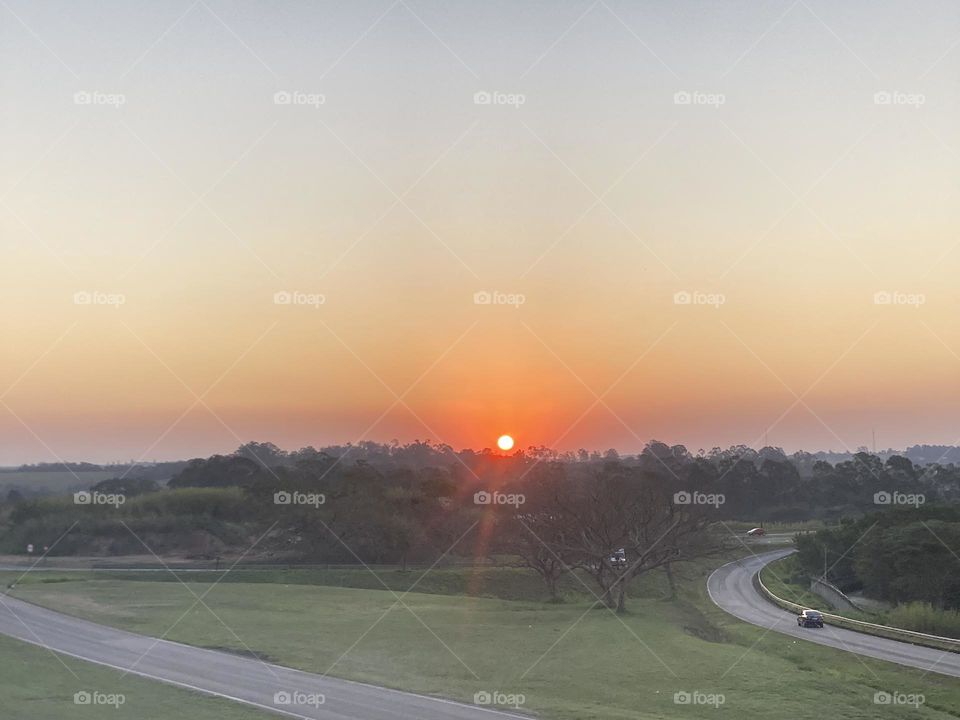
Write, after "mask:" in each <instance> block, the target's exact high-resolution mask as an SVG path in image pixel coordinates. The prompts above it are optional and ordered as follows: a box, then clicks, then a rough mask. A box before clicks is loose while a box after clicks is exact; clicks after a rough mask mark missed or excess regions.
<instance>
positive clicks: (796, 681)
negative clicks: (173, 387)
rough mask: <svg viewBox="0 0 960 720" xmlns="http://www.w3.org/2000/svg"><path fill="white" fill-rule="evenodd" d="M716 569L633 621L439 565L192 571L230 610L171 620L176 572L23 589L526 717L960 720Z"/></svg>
mask: <svg viewBox="0 0 960 720" xmlns="http://www.w3.org/2000/svg"><path fill="white" fill-rule="evenodd" d="M719 564H720V561H719V560H716V561H712V562H710V563H700V564H698V565H697V566H696V567H691V568H688V569H687V570H686V571H684V573H683V577H682V578H681V579H680V582H679V597H677V598H675V599H670V598H669V597H668V587H667V585H666V581H665V578H664V576H663V575H662V574H660V573H656V574H652V575H650V576H648V577H646V578H643V579H642V580H641V581H640V582H637V583H636V584H635V585H634V587H633V588H632V600H631V604H630V612H629V614H628V615H626V616H624V617H622V618H619V619H618V618H617V617H615V616H613V615H612V614H610V613H609V612H608V611H607V610H605V609H602V608H600V609H592V610H591V609H590V601H589V595H588V594H587V591H586V590H584V589H583V588H581V590H582V592H580V593H577V594H574V593H573V592H570V597H569V600H568V602H567V603H564V604H559V605H557V604H549V603H546V602H544V601H543V593H542V590H541V589H540V588H539V586H537V584H536V581H535V578H531V577H530V576H528V575H526V574H525V573H523V572H522V571H518V570H514V569H508V568H503V569H496V568H485V569H483V570H482V571H478V572H476V573H474V572H472V571H471V570H469V569H444V570H437V571H433V572H431V573H430V574H428V575H427V576H426V577H425V578H424V579H423V580H422V581H421V582H420V583H419V584H418V585H417V586H416V588H415V591H414V592H412V593H410V594H409V595H403V594H402V593H403V591H404V590H405V589H406V588H409V587H410V585H411V584H413V583H414V582H415V581H416V580H417V578H418V577H419V575H420V573H419V572H418V571H413V572H408V573H403V572H401V571H400V570H398V569H389V568H379V569H378V570H377V572H378V574H379V576H380V577H381V578H382V579H383V581H384V583H385V584H386V585H387V586H389V587H391V588H392V589H393V590H394V591H395V592H396V593H397V595H396V596H395V595H394V594H393V593H391V592H388V591H386V590H384V589H383V585H381V584H380V582H379V581H378V580H377V578H375V577H374V576H373V575H371V574H370V573H369V572H367V571H366V570H363V569H360V570H341V571H333V570H331V571H321V570H305V571H264V572H262V573H260V574H259V575H257V573H258V571H244V572H242V573H241V572H238V573H236V574H233V573H232V574H230V575H227V576H226V578H225V579H224V581H223V582H221V583H220V584H219V585H216V586H215V587H213V588H212V589H210V588H211V584H212V583H213V582H214V578H215V577H216V576H214V575H213V574H211V575H209V576H208V575H197V574H184V575H182V578H183V580H184V581H185V582H187V583H188V585H189V588H190V590H192V591H193V592H194V593H196V594H198V595H200V594H203V593H204V592H206V591H207V590H209V594H208V595H207V596H206V597H205V602H206V603H207V604H208V605H209V606H210V608H211V609H212V610H213V612H215V613H216V616H217V617H214V616H213V615H212V614H211V612H210V611H209V610H207V609H206V608H204V607H202V606H200V605H197V606H195V607H194V608H193V609H192V610H191V611H190V612H188V613H187V614H186V616H185V617H184V618H183V619H182V620H181V621H180V622H179V623H178V624H176V625H175V626H174V623H175V622H176V621H177V618H179V617H180V616H181V615H182V614H183V613H184V612H185V611H186V610H187V608H189V607H190V606H191V605H192V604H193V603H194V601H195V598H194V597H193V595H192V594H191V592H190V591H188V589H187V588H185V587H184V586H183V585H181V584H180V583H179V582H176V580H175V579H173V578H171V577H169V576H167V578H166V579H170V580H173V581H172V582H157V580H159V579H161V577H162V575H163V574H162V573H142V574H139V575H138V574H133V573H131V574H129V575H127V574H116V573H110V574H105V573H62V574H59V573H54V572H50V573H43V574H40V573H32V574H30V575H28V576H27V577H26V578H24V579H23V581H22V582H21V583H20V584H19V585H18V586H17V588H15V590H14V591H13V594H14V595H16V596H17V597H21V598H23V599H25V600H30V601H32V602H36V603H39V604H41V605H46V606H49V607H53V608H56V609H59V610H62V611H64V612H68V613H72V614H75V615H78V616H82V617H85V618H89V619H92V620H95V621H98V622H103V623H106V624H112V625H116V626H118V627H123V628H126V629H129V630H133V631H137V632H142V633H147V634H152V635H161V634H164V633H168V635H167V637H168V638H169V639H172V640H178V641H180V642H185V643H190V644H195V645H200V646H204V647H214V648H228V649H230V650H232V651H238V652H243V651H244V650H245V648H244V645H245V646H246V648H249V649H251V650H253V651H254V652H256V653H257V654H259V655H260V656H262V657H264V658H268V659H270V660H273V661H275V662H278V663H282V664H285V665H290V666H293V667H298V668H302V669H305V670H309V671H313V672H318V673H329V674H330V675H333V676H339V677H346V678H351V679H356V680H362V681H367V682H372V683H377V684H382V685H387V686H390V687H396V688H402V689H408V690H412V691H416V692H423V693H429V694H436V695H442V696H445V697H453V698H457V699H462V700H468V701H469V700H471V699H472V698H473V695H474V693H476V692H478V691H481V690H488V691H494V690H497V691H501V692H504V693H522V694H524V695H525V696H526V704H525V705H524V706H523V708H522V710H524V711H527V712H533V713H537V714H538V715H540V716H542V717H544V718H554V719H556V720H573V719H574V718H576V719H577V720H587V719H590V718H595V719H597V720H599V719H600V718H603V719H604V720H607V719H616V718H638V717H639V718H684V719H685V720H686V719H688V718H698V717H702V718H723V717H730V718H734V717H763V718H770V719H771V720H777V719H779V718H783V719H787V718H789V719H790V720H797V719H802V718H820V717H821V716H823V715H824V714H825V713H829V714H830V716H831V717H838V718H844V719H845V720H849V719H852V718H863V719H864V720H866V719H868V718H869V719H870V720H873V719H875V718H948V717H954V718H955V717H958V716H960V681H957V680H955V679H951V678H945V677H941V676H937V675H934V674H926V675H924V674H923V673H922V672H921V671H916V670H910V669H905V668H902V667H900V666H897V665H892V664H888V663H884V662H881V661H876V660H871V659H868V658H861V657H855V656H853V655H850V654H847V653H844V652H841V651H838V650H834V649H831V648H826V647H821V646H819V645H814V644H812V643H804V642H798V641H796V640H794V639H793V638H790V637H787V636H783V635H779V634H778V633H775V632H764V630H763V629H762V628H756V627H753V626H750V625H745V624H743V623H741V622H739V621H737V620H736V619H734V618H732V617H730V616H729V615H727V614H726V613H724V612H722V611H721V610H719V609H717V608H716V607H714V606H713V605H712V603H711V602H710V600H709V598H708V597H707V594H706V589H705V579H706V576H707V574H708V572H709V570H710V569H711V567H713V566H716V565H719ZM255 575H257V577H254V576H255ZM10 579H11V578H10V577H9V576H8V577H7V578H6V579H5V580H3V581H4V583H5V584H6V583H7V582H9V581H10ZM255 580H259V581H255ZM575 583H576V580H571V581H570V583H569V584H568V589H569V590H571V591H572V589H573V587H575ZM351 585H353V586H357V587H348V586H351ZM371 588H380V589H371ZM463 593H483V594H485V595H488V597H480V596H478V595H476V594H463ZM398 596H399V598H400V599H401V600H402V602H398ZM217 618H219V619H217ZM220 620H222V621H223V623H225V624H226V625H227V626H228V627H229V628H230V629H231V630H232V631H234V632H236V633H237V635H238V636H239V637H240V638H241V639H242V643H241V642H239V641H238V640H237V639H236V638H235V637H234V636H233V634H232V632H231V630H228V629H226V628H225V627H224V624H221V622H220ZM695 691H699V692H701V693H705V694H709V693H714V694H721V695H723V697H724V702H723V703H722V704H720V705H719V707H713V706H711V705H684V704H676V703H675V702H674V694H675V693H678V692H691V693H692V692H695ZM877 691H889V692H894V691H900V692H908V693H909V692H912V693H921V694H923V695H924V696H925V700H926V702H925V704H923V705H921V706H920V707H919V708H915V709H914V708H904V707H902V706H901V707H892V706H884V705H876V704H874V702H873V698H874V693H875V692H877Z"/></svg>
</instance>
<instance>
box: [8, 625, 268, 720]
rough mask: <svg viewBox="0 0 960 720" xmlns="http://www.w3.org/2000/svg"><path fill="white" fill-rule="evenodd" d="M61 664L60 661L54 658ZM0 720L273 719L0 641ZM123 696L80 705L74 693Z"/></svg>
mask: <svg viewBox="0 0 960 720" xmlns="http://www.w3.org/2000/svg"><path fill="white" fill-rule="evenodd" d="M58 657H59V658H60V659H59V660H58V659H57V658H58ZM0 668H2V671H0V717H2V718H4V720H52V718H76V720H103V719H104V718H116V720H169V719H170V718H175V717H176V718H179V717H189V718H191V720H266V719H267V718H271V717H276V716H274V715H272V714H268V713H265V712H262V711H260V710H256V709H254V708H249V707H246V706H243V705H240V704H238V703H234V702H230V701H229V700H221V699H219V698H214V697H209V696H206V695H201V694H199V693H195V692H192V691H189V690H183V689H180V688H177V687H173V686H170V685H164V684H162V683H158V682H154V681H152V680H146V679H143V678H139V677H136V676H135V675H128V676H127V677H125V678H121V677H120V675H121V673H120V672H119V671H117V670H113V669H111V668H106V667H101V666H99V665H93V664H91V663H85V662H81V661H80V660H74V659H73V658H69V657H63V656H54V655H52V654H51V653H50V652H48V651H47V650H45V649H43V648H40V647H35V646H33V645H29V644H27V643H22V642H19V641H17V640H13V639H10V638H7V637H2V636H0ZM93 691H96V692H99V693H104V694H107V695H109V694H114V695H116V694H119V695H123V700H124V702H123V704H122V705H120V704H118V705H117V706H113V705H93V704H90V705H78V704H76V703H75V702H74V694H75V693H77V692H93Z"/></svg>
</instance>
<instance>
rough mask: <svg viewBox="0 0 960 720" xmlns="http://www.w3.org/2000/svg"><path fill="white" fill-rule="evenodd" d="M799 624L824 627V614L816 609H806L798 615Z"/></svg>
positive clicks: (801, 625)
mask: <svg viewBox="0 0 960 720" xmlns="http://www.w3.org/2000/svg"><path fill="white" fill-rule="evenodd" d="M797 625H799V626H800V627H805V628H806V627H818V628H822V627H823V615H821V614H820V613H818V612H817V611H816V610H804V611H803V612H802V613H800V614H799V615H797Z"/></svg>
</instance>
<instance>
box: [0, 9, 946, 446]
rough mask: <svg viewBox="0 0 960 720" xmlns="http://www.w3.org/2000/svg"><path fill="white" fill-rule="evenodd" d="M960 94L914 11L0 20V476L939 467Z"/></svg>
mask: <svg viewBox="0 0 960 720" xmlns="http://www.w3.org/2000/svg"><path fill="white" fill-rule="evenodd" d="M958 65H960V6H958V5H957V4H956V3H955V2H946V1H944V2H915V1H911V2H875V1H870V2H867V1H866V0H863V1H859V0H858V1H851V2H845V3H842V4H840V3H835V2H826V1H825V0H800V1H798V2H792V0H777V1H776V2H773V1H770V2H756V1H755V2H735V1H734V2H731V1H730V0H722V1H717V2H679V1H678V2H656V3H654V2H644V3H637V2H624V1H623V0H602V1H600V2H595V3H591V2H589V1H585V2H561V1H556V0H554V1H552V2H526V1H524V2H483V3H480V2H424V1H423V0H402V1H400V2H395V3H392V4H391V1H390V0H384V1H383V2H338V3H325V2H223V1H221V0H201V1H198V2H191V0H182V1H181V0H176V1H170V2H163V3H156V2H145V1H141V2H134V1H132V0H123V1H121V2H103V1H98V0H89V1H87V2H83V3H76V2H65V1H47V2H42V3H37V2H33V1H32V0H4V1H3V2H2V3H0V134H2V136H0V143H2V145H0V253H2V255H0V257H2V263H0V307H2V308H3V309H2V311H0V332H2V337H3V342H2V344H0V400H2V404H0V463H2V464H14V463H20V462H28V461H54V460H57V459H69V460H79V459H86V460H94V461H108V460H117V459H129V458H137V459H140V458H144V459H148V460H149V459H155V458H157V459H168V458H181V457H187V456H197V455H207V454H210V453H213V452H223V451H227V450H230V449H232V448H234V447H236V446H237V445H239V444H240V443H241V442H243V441H247V440H251V439H256V440H271V441H273V442H276V443H277V444H279V445H281V446H284V447H287V448H293V447H299V446H301V445H306V444H313V445H316V446H320V445H324V444H329V443H345V442H350V441H357V440H359V439H362V438H365V439H372V440H379V441H389V440H392V439H394V438H396V439H399V440H400V441H403V442H405V441H410V440H413V439H416V438H419V439H431V440H435V441H441V442H447V443H449V444H451V445H453V446H454V447H458V448H459V447H465V446H471V447H477V448H480V447H485V446H486V447H490V446H492V445H493V443H494V442H495V439H496V437H497V436H498V435H499V434H500V433H504V432H508V433H511V434H513V435H514V436H515V437H516V439H517V443H518V446H519V447H527V446H529V445H547V446H551V447H556V448H558V449H571V448H578V447H587V448H597V449H605V448H608V447H614V448H617V449H619V450H621V451H637V450H639V449H640V448H641V447H642V446H643V443H644V442H646V441H647V440H648V439H651V438H657V439H660V440H663V441H666V442H669V443H684V444H686V445H687V446H688V447H690V448H691V449H692V450H696V449H698V448H701V447H703V448H710V447H713V446H716V445H719V446H726V445H730V444H734V443H745V444H750V445H758V444H761V443H762V442H763V441H764V438H765V439H766V441H767V442H769V444H773V445H779V446H781V447H784V448H785V449H787V450H795V449H798V448H804V449H811V450H813V449H827V448H832V449H836V450H841V449H845V448H856V447H857V446H859V445H869V444H870V442H871V432H872V431H873V430H875V431H876V434H877V443H878V445H879V446H881V447H903V446H906V445H909V444H913V443H920V442H928V443H957V442H960V417H958V413H957V401H958V399H960V323H958V319H957V318H958V313H957V310H958V307H960V289H958V284H957V282H956V277H957V269H958V266H960V248H958V247H957V245H958V243H960V212H958V208H960V204H958V203H957V191H958V182H960V173H958V168H960V163H958V159H960V156H958V152H960V137H958V129H960V122H958V121H960V88H958V85H957V76H958V73H957V71H958ZM284 91H285V92H299V93H304V94H315V95H323V97H324V99H325V102H324V103H323V104H322V105H319V106H311V105H296V104H291V105H278V104H275V102H274V95H275V93H277V92H284ZM482 91H487V92H500V93H504V94H507V93H513V94H521V95H522V96H523V104H522V105H520V106H519V107H514V106H510V105H498V104H490V105H482V104H481V105H478V104H475V102H474V94H475V93H477V92H482ZM678 92H689V93H701V94H704V95H705V94H714V95H718V94H719V95H722V98H723V103H722V104H720V105H719V106H716V105H708V104H707V105H705V104H696V103H694V104H677V103H676V102H675V94H676V93H678ZM878 92H888V93H894V94H895V95H894V101H893V102H891V103H889V104H884V103H883V102H880V103H878V102H877V101H876V99H875V93H878ZM76 93H89V94H95V93H99V95H96V97H97V98H99V99H100V100H103V99H104V98H105V96H107V95H111V94H113V95H121V96H122V97H123V99H124V104H123V105H122V106H120V107H116V106H115V105H111V104H99V102H100V100H97V101H95V102H94V103H91V104H78V103H77V102H76V101H75V94H76ZM698 97H702V96H698ZM484 290H486V291H498V292H501V293H514V294H522V295H523V296H524V298H525V302H524V303H523V304H522V305H520V306H519V307H513V306H509V305H477V304H475V303H474V293H476V292H478V291H484ZM284 291H290V292H293V291H296V292H301V293H314V294H322V295H323V296H324V298H325V303H324V304H323V305H321V306H319V307H313V306H308V305H283V304H276V303H275V302H274V295H275V293H278V292H284ZM680 291H688V292H691V293H701V294H704V295H705V294H714V295H721V296H722V297H723V300H724V302H723V304H722V305H720V306H719V307H715V306H711V305H698V304H689V305H684V304H677V303H675V301H674V294H675V293H677V292H680ZM83 292H87V293H101V294H103V295H108V294H113V295H122V296H123V300H124V302H123V305H122V306H119V307H116V306H110V305H102V304H96V303H94V304H76V303H75V300H74V295H75V293H83ZM878 292H891V293H898V294H897V295H895V302H894V303H893V304H877V303H876V302H875V294H876V293H878ZM911 295H913V296H919V300H921V301H922V304H919V305H918V304H917V303H913V304H899V303H900V302H901V301H903V302H908V301H910V300H911V298H910V296H911ZM98 297H102V296H98ZM698 297H702V295H701V296H698ZM598 397H599V398H600V399H599V400H598Z"/></svg>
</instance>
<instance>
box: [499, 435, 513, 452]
mask: <svg viewBox="0 0 960 720" xmlns="http://www.w3.org/2000/svg"><path fill="white" fill-rule="evenodd" d="M497 447H498V448H500V449H501V450H512V449H513V438H512V437H510V436H509V435H501V436H500V437H498V438H497Z"/></svg>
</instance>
